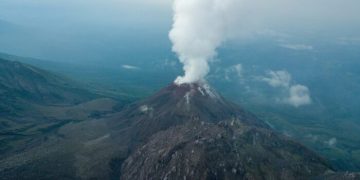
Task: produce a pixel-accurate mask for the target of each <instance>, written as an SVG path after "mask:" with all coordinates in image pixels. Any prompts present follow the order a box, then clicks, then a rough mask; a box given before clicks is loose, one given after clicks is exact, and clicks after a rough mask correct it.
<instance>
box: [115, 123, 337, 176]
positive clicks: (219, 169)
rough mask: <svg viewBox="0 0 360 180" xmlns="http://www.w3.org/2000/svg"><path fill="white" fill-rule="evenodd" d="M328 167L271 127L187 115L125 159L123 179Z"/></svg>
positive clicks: (293, 172)
mask: <svg viewBox="0 0 360 180" xmlns="http://www.w3.org/2000/svg"><path fill="white" fill-rule="evenodd" d="M326 172H331V168H330V166H329V165H328V164H327V163H326V161H324V160H323V159H322V158H320V157H319V156H317V155H316V154H315V153H313V152H312V151H310V150H308V149H307V148H305V147H303V146H302V145H300V144H298V143H296V142H293V141H291V140H289V139H287V138H285V137H283V136H280V135H278V134H276V133H274V132H272V131H271V130H269V129H266V128H261V127H260V128H259V127H256V126H249V125H247V124H244V123H242V122H241V121H240V120H238V119H233V120H230V121H222V122H219V123H217V124H214V123H205V122H200V121H197V120H191V121H189V122H187V123H186V124H184V125H180V126H176V127H172V128H170V129H168V130H166V131H163V132H159V133H157V134H155V135H154V136H152V137H151V138H150V140H149V141H148V143H146V144H145V145H143V146H142V147H140V148H139V149H138V150H136V151H135V152H134V153H133V154H132V155H131V156H130V157H129V158H128V159H127V160H126V161H125V163H124V165H123V168H122V178H121V179H286V180H287V179H308V178H310V177H314V176H319V175H323V174H325V173H326Z"/></svg>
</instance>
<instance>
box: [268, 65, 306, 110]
mask: <svg viewBox="0 0 360 180" xmlns="http://www.w3.org/2000/svg"><path fill="white" fill-rule="evenodd" d="M267 75H268V76H267V77H262V78H261V80H262V81H264V82H267V83H268V84H269V85H270V86H272V87H274V88H282V89H284V90H285V91H287V93H288V95H287V97H285V98H283V100H281V102H284V103H286V104H289V105H292V106H294V107H300V106H304V105H309V104H311V97H310V91H309V88H308V87H306V86H304V85H300V84H295V85H292V84H291V79H292V77H291V75H290V73H289V72H287V71H284V70H282V71H269V72H268V73H267Z"/></svg>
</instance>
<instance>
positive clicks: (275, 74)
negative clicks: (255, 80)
mask: <svg viewBox="0 0 360 180" xmlns="http://www.w3.org/2000/svg"><path fill="white" fill-rule="evenodd" d="M267 74H268V77H263V78H262V80H263V81H265V82H267V83H268V84H269V85H270V86H272V87H285V88H287V87H289V85H290V81H291V75H290V74H289V73H288V72H287V71H269V72H268V73H267Z"/></svg>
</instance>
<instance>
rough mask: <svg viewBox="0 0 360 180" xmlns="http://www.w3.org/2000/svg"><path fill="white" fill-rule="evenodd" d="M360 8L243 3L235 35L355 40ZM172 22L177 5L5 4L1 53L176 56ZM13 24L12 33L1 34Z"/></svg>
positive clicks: (343, 2)
mask: <svg viewBox="0 0 360 180" xmlns="http://www.w3.org/2000/svg"><path fill="white" fill-rule="evenodd" d="M359 9H360V1H358V0H301V1H300V0H239V5H237V6H234V8H233V9H232V14H231V15H232V16H234V17H236V18H233V19H234V22H233V24H234V26H232V27H231V29H230V31H233V33H232V34H233V36H234V37H233V39H235V41H239V42H241V41H251V40H254V39H259V38H264V37H266V38H268V37H270V38H274V39H276V40H277V41H283V40H284V38H289V37H297V38H298V39H303V38H308V39H316V38H317V37H321V38H322V39H324V38H329V39H330V40H331V39H341V40H343V41H354V40H355V41H356V40H358V39H359V38H360V33H359V32H360V11H359ZM1 21H2V22H4V21H5V22H6V23H1ZM171 24H172V1H171V0H132V1H128V0H51V1H49V0H1V1H0V52H7V53H10V54H16V55H24V56H32V57H37V58H42V59H51V60H57V61H99V60H103V58H104V57H105V58H108V57H121V56H125V55H124V54H126V51H129V52H130V50H129V48H132V49H136V48H138V49H139V50H140V51H141V52H143V53H145V54H146V53H147V52H146V51H145V50H144V48H147V47H148V48H149V51H156V49H155V48H158V49H159V48H161V49H166V51H167V52H171V43H170V41H169V37H168V32H169V31H170V29H171ZM9 25H12V26H13V27H12V28H13V29H11V32H3V31H1V29H5V28H7V27H5V26H9ZM139 44H141V45H139ZM154 44H157V46H156V45H155V47H154V46H152V45H154ZM282 45H283V46H287V47H292V48H304V47H307V49H309V48H310V45H307V44H302V43H300V44H299V43H297V44H294V43H292V42H284V43H283V44H282ZM158 51H160V50H158ZM164 51H165V50H164ZM126 55H127V56H129V55H128V54H126ZM107 56H108V57H107ZM164 56H165V55H164Z"/></svg>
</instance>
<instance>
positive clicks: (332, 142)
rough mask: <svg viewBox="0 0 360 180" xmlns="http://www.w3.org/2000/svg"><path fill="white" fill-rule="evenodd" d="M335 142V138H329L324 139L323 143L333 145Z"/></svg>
mask: <svg viewBox="0 0 360 180" xmlns="http://www.w3.org/2000/svg"><path fill="white" fill-rule="evenodd" d="M336 143H337V139H336V138H331V139H329V140H328V141H325V144H327V145H328V146H330V147H334V146H335V145H336Z"/></svg>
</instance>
